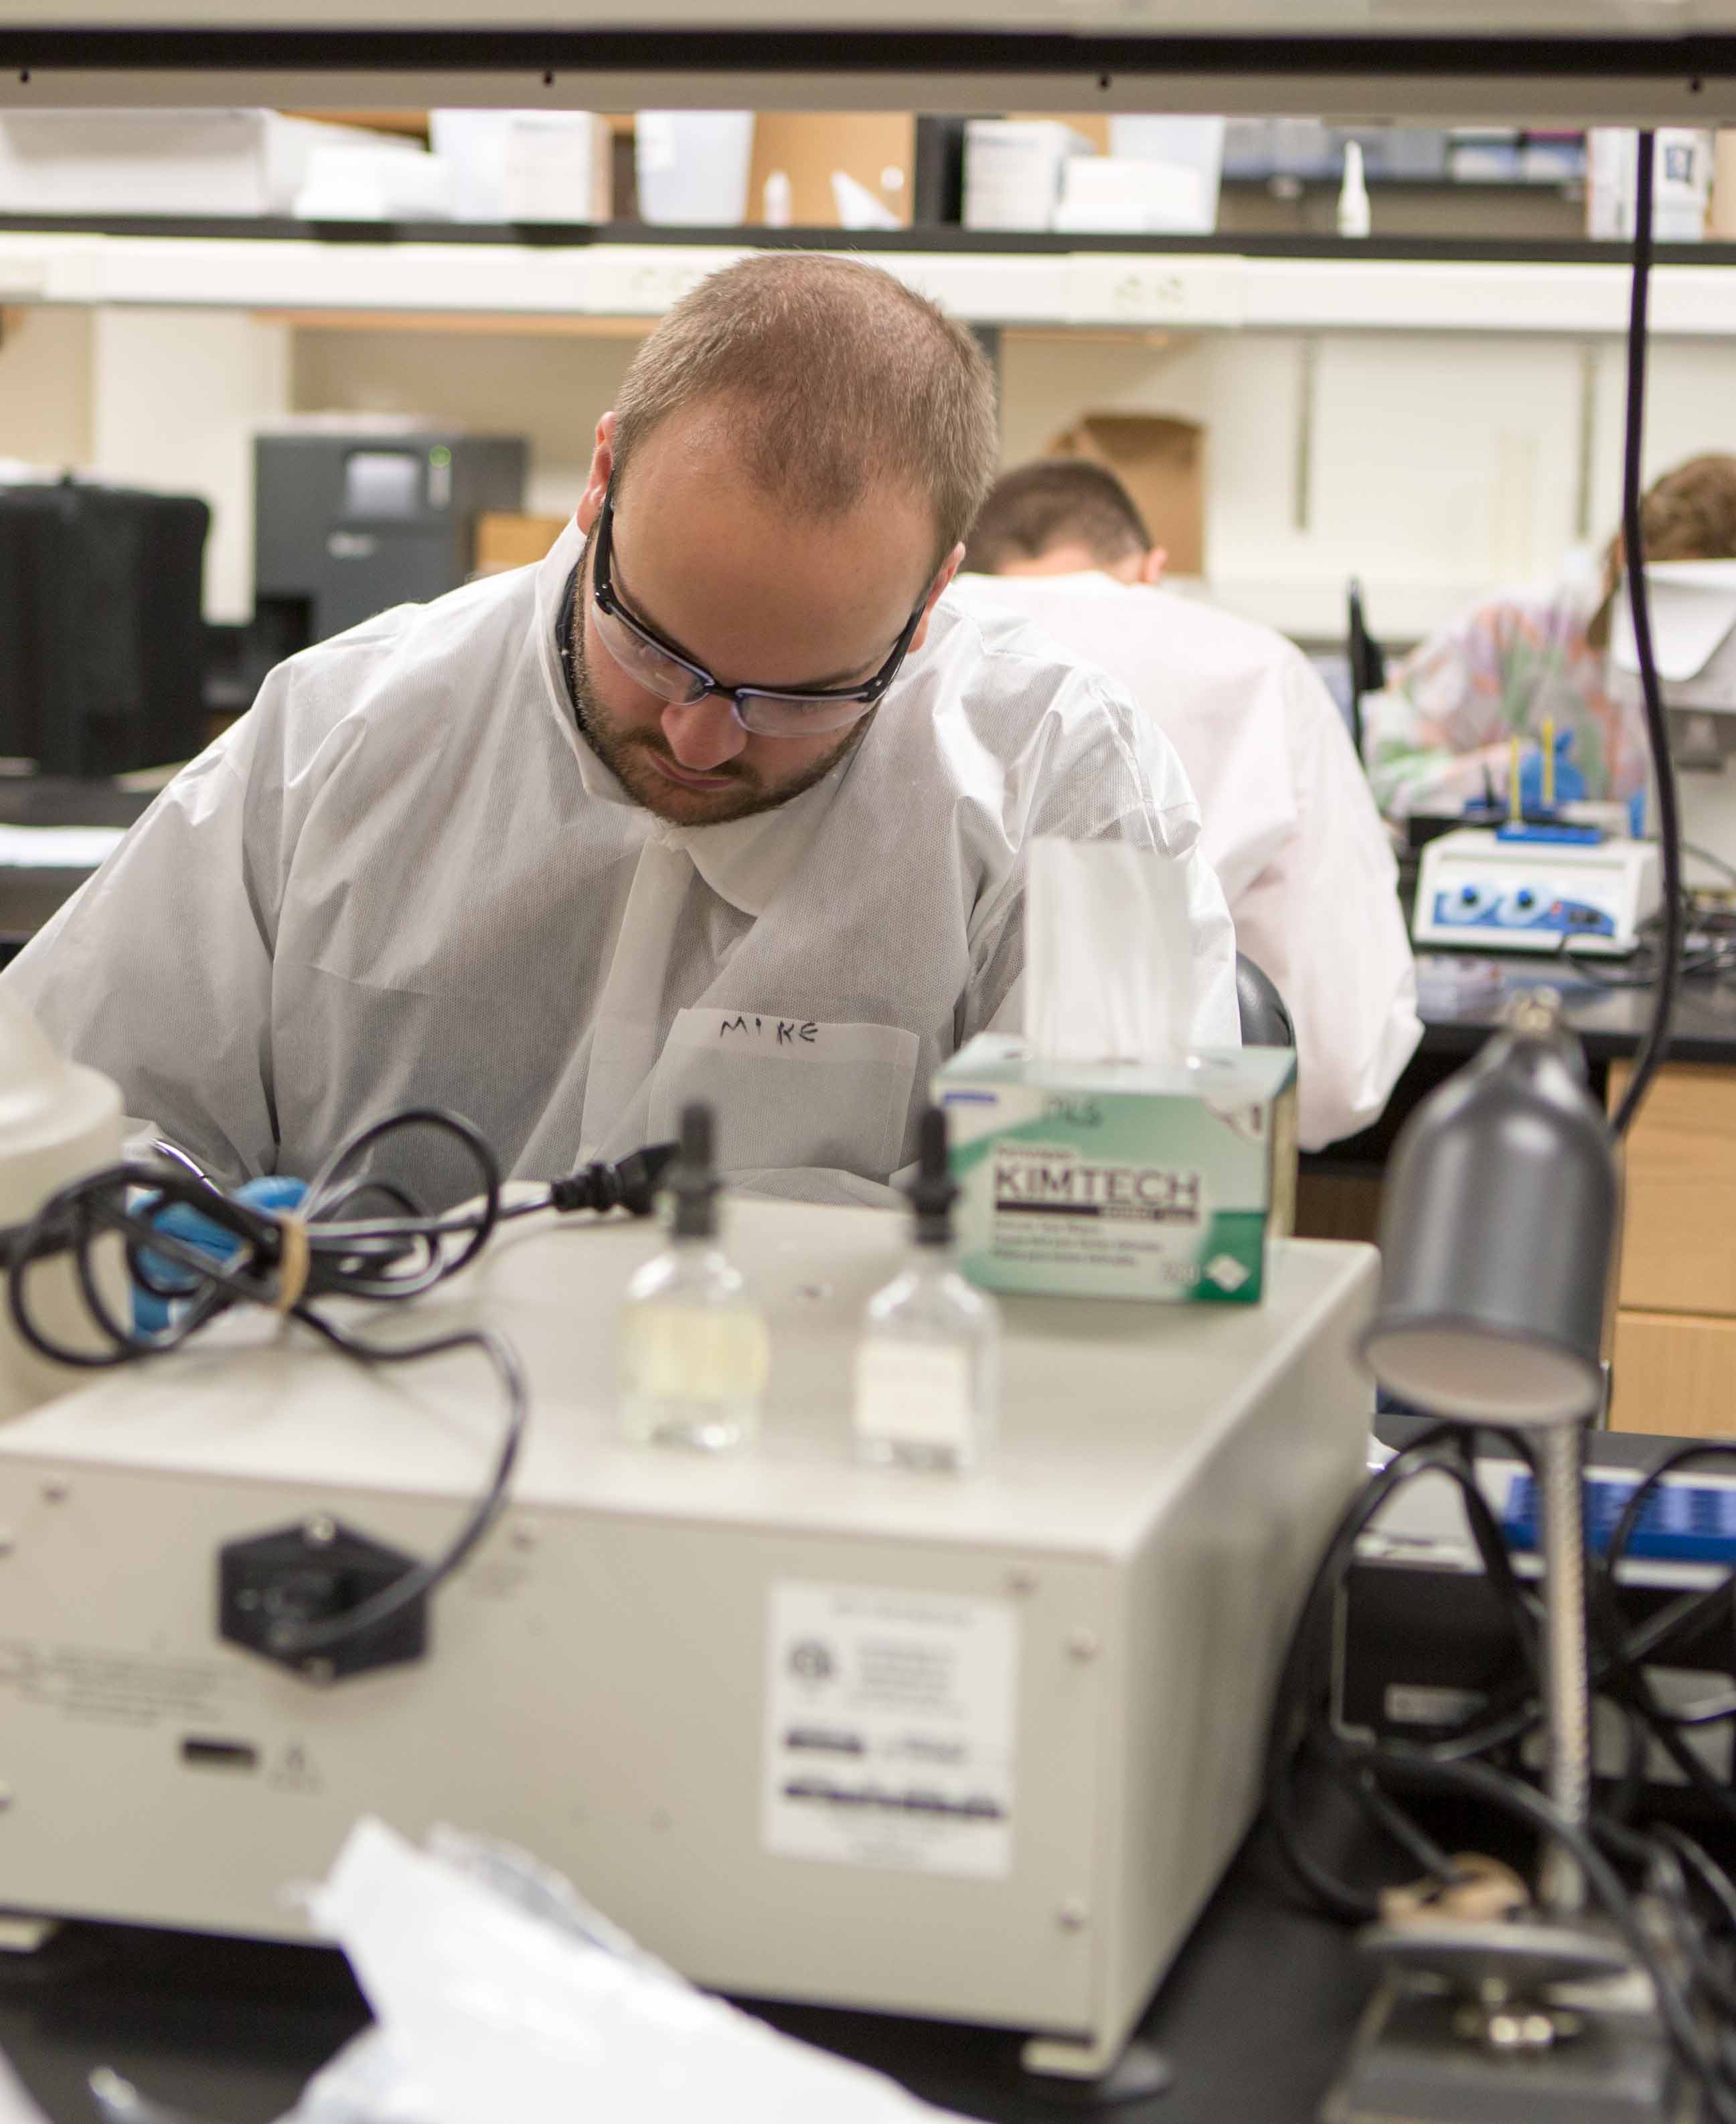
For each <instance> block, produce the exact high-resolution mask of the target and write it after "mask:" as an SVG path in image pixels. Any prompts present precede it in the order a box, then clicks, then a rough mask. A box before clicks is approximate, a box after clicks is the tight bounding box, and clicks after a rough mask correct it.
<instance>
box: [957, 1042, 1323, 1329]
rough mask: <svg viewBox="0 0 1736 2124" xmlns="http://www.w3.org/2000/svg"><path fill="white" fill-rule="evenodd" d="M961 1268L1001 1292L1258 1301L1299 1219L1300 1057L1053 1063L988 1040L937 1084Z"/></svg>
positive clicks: (1243, 1052)
mask: <svg viewBox="0 0 1736 2124" xmlns="http://www.w3.org/2000/svg"><path fill="white" fill-rule="evenodd" d="M934 1097H935V1100H936V1102H937V1103H938V1104H939V1105H941V1106H943V1107H945V1109H946V1113H947V1122H948V1135H949V1136H950V1139H951V1143H952V1164H953V1177H955V1178H956V1179H957V1182H958V1184H959V1197H958V1202H957V1209H956V1210H955V1213H954V1214H955V1224H956V1229H957V1237H958V1255H959V1265H960V1266H961V1267H962V1269H963V1271H964V1272H965V1274H966V1275H967V1276H969V1277H970V1279H971V1281H972V1282H973V1283H977V1284H981V1285H982V1286H983V1287H984V1289H986V1290H1008V1291H1025V1292H1033V1291H1034V1292H1046V1293H1049V1294H1051V1295H1057V1296H1064V1297H1070V1298H1144V1299H1155V1300H1157V1301H1158V1302H1159V1303H1160V1304H1185V1303H1187V1302H1188V1301H1190V1300H1191V1301H1194V1302H1197V1303H1202V1304H1214V1305H1221V1304H1236V1305H1251V1304H1256V1303H1257V1302H1258V1299H1259V1298H1260V1295H1261V1293H1262V1290H1263V1285H1264V1281H1265V1259H1266V1240H1267V1238H1268V1235H1270V1236H1273V1237H1277V1236H1279V1235H1281V1234H1284V1233H1287V1231H1288V1230H1289V1229H1290V1227H1291V1221H1292V1217H1293V1211H1294V1205H1295V1186H1296V1055H1295V1053H1294V1051H1293V1050H1291V1049H1290V1048H1287V1047H1244V1048H1222V1049H1211V1050H1207V1051H1205V1052H1204V1053H1201V1054H1197V1055H1190V1056H1189V1057H1188V1059H1187V1060H1185V1061H1183V1062H1179V1063H1173V1064H1170V1063H1150V1062H1072V1061H1070V1062H1046V1061H1042V1060H1037V1058H1035V1057H1034V1056H1033V1055H1030V1054H1029V1053H1028V1051H1027V1050H1026V1046H1025V1043H1024V1042H1023V1041H1021V1040H1017V1039H1013V1038H1010V1037H1009V1036H1006V1035H1004V1034H1001V1033H992V1032H986V1033H981V1034H980V1035H979V1036H977V1037H976V1039H975V1040H973V1041H971V1042H970V1044H969V1045H968V1046H966V1047H964V1048H962V1050H960V1051H959V1053H958V1054H957V1055H954V1056H953V1059H952V1060H950V1061H949V1062H948V1063H947V1064H945V1065H944V1066H943V1068H942V1069H941V1070H940V1071H939V1074H937V1075H936V1077H935V1079H934Z"/></svg>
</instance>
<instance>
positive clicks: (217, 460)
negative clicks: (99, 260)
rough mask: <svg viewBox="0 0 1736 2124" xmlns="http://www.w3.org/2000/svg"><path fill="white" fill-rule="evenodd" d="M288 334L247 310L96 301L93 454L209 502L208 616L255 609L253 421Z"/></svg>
mask: <svg viewBox="0 0 1736 2124" xmlns="http://www.w3.org/2000/svg"><path fill="white" fill-rule="evenodd" d="M288 388H289V335H288V334H287V332H286V331H285V329H284V327H282V326H281V325H275V324H270V323H266V322H261V320H260V319H258V318H256V317H250V316H249V315H247V312H245V311H234V310H170V309H151V308H131V307H129V308H124V309H123V308H104V309H100V310H98V311H97V312H96V338H95V348H94V359H93V364H92V388H91V404H92V411H91V463H92V468H93V469H94V470H95V471H96V472H98V473H100V474H101V477H103V478H104V479H107V480H112V481H113V482H115V484H116V485H117V486H144V487H156V488H158V489H160V490H162V491H167V492H171V493H181V494H202V495H203V496H205V499H206V500H208V501H209V503H210V505H211V532H210V537H209V539H208V540H207V542H206V545H205V617H206V618H208V619H215V620H228V621H237V620H245V619H247V618H250V617H251V615H252V610H253V431H254V430H255V429H256V427H258V426H259V425H261V423H263V422H266V421H271V420H272V419H274V418H275V417H277V416H280V415H281V414H282V413H283V411H285V405H286V402H287V394H288Z"/></svg>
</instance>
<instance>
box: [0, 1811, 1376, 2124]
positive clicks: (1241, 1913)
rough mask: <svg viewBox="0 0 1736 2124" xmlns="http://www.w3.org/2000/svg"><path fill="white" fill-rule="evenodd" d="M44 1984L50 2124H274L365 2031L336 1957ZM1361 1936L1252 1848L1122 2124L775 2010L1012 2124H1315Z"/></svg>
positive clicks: (134, 1971)
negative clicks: (1144, 2093) (96, 2123)
mask: <svg viewBox="0 0 1736 2124" xmlns="http://www.w3.org/2000/svg"><path fill="white" fill-rule="evenodd" d="M48 1954H49V1960H48V1961H47V1962H45V1964H44V1966H43V1967H42V1968H41V1969H40V1971H37V1972H35V1973H32V1971H31V1969H30V1967H29V1965H28V1964H21V1965H19V1966H18V1967H16V1968H15V1969H13V1970H12V1971H11V1972H10V1973H8V1971H7V1968H6V1966H5V1964H4V1963H3V1962H0V2051H3V2052H4V2053H5V2054H6V2055H7V2056H8V2057H9V2058H10V2060H11V2061H12V2065H13V2067H14V2069H15V2070H16V2071H17V2072H18V2074H19V2075H20V2076H21V2079H23V2080H24V2082H25V2084H26V2086H27V2087H28V2089H30V2091H31V2094H32V2095H33V2096H34V2097H35V2100H36V2101H37V2103H39V2104H40V2106H41V2108H43V2109H44V2110H45V2112H46V2113H47V2115H48V2117H49V2118H50V2119H51V2120H52V2124H92V2118H93V2117H94V2116H95V2113H96V2112H95V2111H94V2109H93V2108H92V2103H91V2098H90V2096H89V2094H88V2093H87V2085H86V2083H87V2079H88V2076H89V2075H90V2074H91V2073H92V2071H93V2070H96V2067H97V2066H99V2065H108V2066H111V2067H112V2068H113V2069H114V2070H115V2071H117V2072H119V2073H120V2074H121V2075H123V2077H125V2079H129V2080H130V2081H132V2082H133V2084H134V2085H135V2086H136V2087H138V2088H139V2090H140V2092H141V2093H145V2094H148V2095H149V2096H150V2097H152V2098H153V2099H154V2100H156V2101H158V2102H160V2103H164V2104H166V2105H167V2106H169V2107H170V2108H173V2109H175V2110H177V2111H184V2112H186V2113H187V2114H188V2116H189V2117H190V2119H191V2118H195V2117H196V2118H197V2119H199V2120H200V2124H268V2120H271V2119H274V2118H275V2117H280V2116H282V2115H283V2114H284V2112H285V2111H286V2110H288V2109H289V2108H290V2107H291V2105H292V2104H293V2103H294V2100H295V2098H296V2096H297V2094H298V2093H299V2090H300V2088H301V2086H302V2084H303V2081H304V2080H306V2079H308V2076H309V2075H311V2074H312V2073H313V2072H314V2071H316V2070H318V2067H319V2066H320V2065H322V2064H324V2063H325V2061H326V2060H327V2058H328V2057H330V2056H332V2053H333V2052H334V2051H336V2049H337V2048H338V2047H339V2046H340V2045H341V2044H342V2043H343V2042H345V2041H346V2039H347V2038H348V2037H350V2036H351V2035H352V2034H354V2033H355V2032H356V2031H357V2030H359V2029H360V2028H362V2027H363V2026H364V2025H365V2022H366V2019H367V2013H366V2009H365V2006H364V2005H363V2004H362V2001H361V1999H360V1995H358V1993H357V1992H356V1990H355V1985H354V1984H353V1982H352V1981H351V1980H350V1974H349V1971H348V1968H347V1967H346V1964H345V1962H343V1961H342V1959H341V1957H339V1956H338V1955H336V1954H335V1953H333V1952H330V1951H329V1950H322V1949H315V1948H296V1947H284V1946H269V1945H265V1944H261V1943H251V1942H235V1941H227V1940H221V1939H215V1938H208V1937H200V1936H196V1935H193V1934H157V1933H150V1932H144V1931H139V1930H136V1929H121V1928H108V1927H94V1926H93V1927H77V1928H73V1929H69V1931H68V1934H64V1935H63V1937H62V1938H61V1939H60V1940H59V1941H58V1942H56V1943H54V1947H52V1948H50V1949H49V1950H48ZM1370 1983H1371V1978H1370V1976H1369V1973H1368V1971H1367V1970H1366V1969H1365V1968H1364V1967H1363V1966H1362V1963H1361V1961H1360V1958H1359V1957H1358V1956H1357V1952H1356V1949H1355V1947H1354V1945H1353V1943H1352V1941H1351V1938H1350V1937H1349V1935H1348V1934H1347V1933H1345V1932H1344V1931H1343V1929H1341V1928H1339V1927H1338V1926H1337V1925H1334V1924H1331V1923H1329V1922H1328V1921H1327V1920H1324V1919H1320V1918H1317V1917H1314V1916H1312V1915H1309V1914H1307V1913H1306V1912H1305V1911H1303V1910H1301V1909H1300V1908H1298V1907H1297V1906H1296V1904H1295V1903H1294V1901H1292V1900H1291V1898H1290V1896H1289V1895H1288V1894H1287V1891H1286V1890H1285V1889H1284V1887H1282V1883H1281V1882H1280V1881H1279V1879H1278V1877H1277V1872H1276V1868H1275V1864H1274V1862H1273V1859H1272V1857H1271V1854H1269V1852H1268V1849H1266V1847H1265V1844H1264V1841H1263V1837H1262V1835H1261V1834H1260V1832H1258V1831H1256V1832H1255V1835H1254V1838H1253V1839H1252V1840H1250V1842H1249V1845H1248V1847H1247V1848H1245V1849H1244V1851H1243V1853H1242V1854H1241V1855H1240V1858H1239V1859H1237V1860H1236V1862H1235V1865H1234V1866H1233V1867H1232V1868H1231V1870H1230V1873H1229V1874H1228V1875H1227V1876H1226V1878H1225V1880H1224V1882H1223V1883H1222V1885H1221V1887H1220V1888H1219V1890H1218V1891H1217V1893H1216V1896H1214V1897H1213V1899H1212V1901H1211V1903H1210V1905H1208V1906H1207V1910H1206V1913H1205V1915H1204V1916H1203V1918H1202V1920H1201V1922H1200V1924H1199V1926H1198V1928H1197V1930H1196V1931H1195V1933H1194V1934H1193V1938H1192V1939H1191V1940H1190V1941H1189V1943H1188V1946H1187V1948H1185V1949H1184V1950H1183V1954H1182V1957H1181V1958H1180V1960H1179V1962H1177V1964H1176V1966H1175V1967H1174V1970H1173V1971H1171V1973H1170V1976H1169V1979H1168V1981H1166V1982H1165V1984H1164V1986H1163V1988H1162V1989H1161V1990H1160V1992H1159V1993H1158V1995H1157V1997H1156V1998H1155V2000H1154V2001H1153V2003H1152V2005H1151V2006H1150V2009H1149V2010H1148V2012H1147V2014H1146V2020H1145V2023H1144V2024H1143V2028H1142V2029H1141V2034H1142V2036H1143V2037H1145V2038H1146V2040H1147V2041H1149V2042H1151V2043H1153V2044H1155V2046H1156V2047H1157V2048H1158V2050H1159V2051H1160V2052H1161V2053H1162V2055H1163V2056H1164V2058H1165V2060H1166V2061H1168V2063H1169V2066H1170V2067H1171V2069H1172V2071H1173V2074H1174V2079H1173V2082H1172V2084H1171V2085H1170V2088H1169V2091H1168V2093H1165V2094H1164V2095H1163V2096H1161V2097H1160V2098H1154V2099H1151V2100H1147V2101H1135V2102H1131V2103H1120V2104H1117V2106H1116V2107H1115V2108H1113V2109H1108V2108H1098V2107H1097V2106H1096V2105H1091V2106H1089V2107H1084V2106H1082V2104H1081V2102H1080V2098H1079V2097H1078V2096H1077V2095H1069V2094H1067V2093H1061V2094H1056V2093H1051V2092H1049V2091H1048V2084H1043V2083H1035V2082H1032V2081H1029V2080H1023V2081H1022V2080H1021V2077H1020V2075H1019V2069H1018V2057H1019V2039H1018V2038H1017V2037H1013V2036H1009V2035H1007V2034H1004V2033H1002V2032H995V2031H992V2030H986V2029H981V2028H956V2027H949V2026H947V2025H944V2024H941V2023H932V2022H920V2021H908V2020H901V2019H894V2018H889V2017H886V2016H882V2015H876V2014H849V2013H843V2012H839V2011H835V2010H822V2009H812V2008H801V2007H791V2006H764V2007H761V2008H760V2009H756V2010H759V2011H760V2012H762V2013H763V2014H764V2016H765V2018H767V2019H769V2020H770V2021H772V2022H773V2023H774V2024H775V2025H776V2026H777V2027H779V2028H782V2029H783V2030H784V2031H785V2032H787V2033H788V2034H790V2035H793V2036H797V2037H801V2038H802V2039H803V2040H804V2041H806V2042H812V2043H816V2044H818V2045H820V2046H821V2047H823V2048H825V2049H827V2050H830V2051H836V2052H838V2053H839V2054H840V2055H841V2056H847V2057H850V2058H854V2059H856V2060H858V2061H859V2062H861V2063H863V2064H865V2065H871V2066H873V2067H874V2068H875V2069H876V2070H879V2071H882V2072H885V2073H887V2074H889V2075H892V2077H893V2078H895V2079H899V2080H901V2082H903V2084H905V2085H906V2086H907V2087H909V2088H910V2089H911V2090H912V2091H913V2092H914V2093H916V2094H918V2095H920V2096H921V2097H922V2098H924V2099H925V2100H927V2101H929V2102H932V2103H936V2104H937V2105H939V2107H941V2108H946V2109H950V2110H952V2111H954V2112H957V2113H958V2114H960V2115H962V2116H966V2117H979V2118H984V2119H993V2120H998V2124H1078V2120H1079V2119H1080V2117H1082V2116H1089V2115H1100V2116H1102V2117H1104V2118H1105V2119H1108V2118H1112V2117H1113V2119H1114V2120H1115V2124H1226V2120H1228V2119H1231V2118H1235V2119H1245V2120H1248V2124H1254V2120H1256V2119H1257V2120H1258V2124H1312V2120H1313V2119H1314V2117H1315V2114H1316V2113H1317V2112H1318V2109H1319V2107H1320V2098H1321V2097H1322V2095H1323V2094H1324V2092H1325V2090H1326V2088H1327V2086H1328V2084H1329V2082H1330V2081H1331V2079H1332V2076H1333V2074H1334V2071H1335V2070H1336V2068H1337V2066H1338V2061H1339V2060H1340V2059H1341V2058H1342V2056H1343V2052H1344V2050H1345V2047H1346V2046H1347V2045H1348V2042H1349V2039H1350V2036H1351V2032H1352V2030H1353V2028H1354V2026H1355V2023H1356V2019H1357V2014H1358V2013H1359V2011H1360V2009H1361V2007H1362V2002H1363V2000H1364V1999H1365V1998H1366V1997H1367V1993H1368V1990H1369V1988H1370Z"/></svg>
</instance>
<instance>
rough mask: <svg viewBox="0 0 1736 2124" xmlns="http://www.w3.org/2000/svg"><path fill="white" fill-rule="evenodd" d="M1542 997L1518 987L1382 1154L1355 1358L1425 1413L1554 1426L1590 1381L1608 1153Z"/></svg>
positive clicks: (1596, 1364)
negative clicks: (1466, 1061)
mask: <svg viewBox="0 0 1736 2124" xmlns="http://www.w3.org/2000/svg"><path fill="white" fill-rule="evenodd" d="M1554 1003H1555V999H1553V998H1550V999H1547V1000H1545V999H1541V998H1540V999H1527V1002H1526V1003H1524V1004H1523V1005H1522V1007H1521V1008H1520V1011H1519V1012H1518V1013H1517V1022H1516V1023H1515V1024H1513V1026H1511V1027H1509V1029H1508V1030H1505V1031H1501V1032H1498V1033H1497V1034H1495V1036H1494V1037H1493V1038H1492V1039H1491V1040H1490V1041H1489V1042H1488V1043H1487V1045H1486V1046H1484V1048H1483V1050H1482V1051H1481V1052H1480V1054H1479V1055H1477V1057H1476V1059H1475V1060H1474V1061H1473V1062H1472V1063H1470V1065H1469V1066H1468V1067H1467V1068H1465V1069H1461V1070H1460V1071H1459V1072H1458V1074H1456V1076H1454V1077H1451V1078H1449V1079H1448V1080H1447V1083H1444V1084H1443V1085H1442V1086H1441V1088H1440V1089H1439V1090H1438V1091H1437V1092H1434V1093H1431V1094H1430V1095H1429V1097H1428V1098H1427V1099H1425V1100H1424V1101H1423V1103H1422V1104H1421V1105H1420V1106H1419V1107H1418V1108H1417V1110H1416V1111H1415V1112H1414V1114H1413V1115H1412V1116H1411V1117H1410V1119H1409V1121H1407V1122H1406V1123H1405V1125H1404V1128H1403V1130H1401V1131H1400V1135H1399V1139H1398V1141H1397V1143H1396V1144H1395V1146H1394V1149H1393V1153H1392V1156H1391V1158H1390V1161H1389V1163H1388V1166H1387V1174H1386V1192H1385V1199H1384V1202H1383V1205H1382V1210H1381V1296H1380V1303H1379V1305H1378V1308H1377V1309H1376V1314H1375V1318H1374V1321H1373V1323H1372V1325H1371V1327H1370V1328H1369V1329H1368V1331H1367V1334H1366V1335H1365V1336H1364V1337H1363V1343H1362V1348H1363V1354H1364V1356H1366V1357H1367V1360H1368V1362H1369V1363H1370V1365H1371V1366H1372V1367H1373V1370H1374V1372H1375V1374H1376V1377H1377V1378H1378V1379H1380V1381H1381V1384H1382V1385H1383V1386H1384V1387H1386V1389H1388V1391H1389V1392H1390V1393H1395V1394H1396V1395H1397V1396H1399V1398H1400V1399H1401V1400H1404V1401H1405V1402H1408V1403H1412V1404H1414V1405H1415V1406H1416V1407H1419V1408H1422V1409H1425V1410H1428V1411H1429V1412H1433V1413H1435V1414H1437V1415H1441V1416H1456V1417H1468V1418H1473V1419H1475V1420H1478V1421H1484V1422H1496V1423H1507V1424H1527V1423H1536V1424H1548V1423H1560V1422H1566V1421H1571V1420H1573V1419H1574V1418H1576V1417H1583V1416H1587V1415H1588V1414H1590V1413H1591V1412H1593V1410H1594V1409H1595V1408H1596V1407H1597V1403H1598V1400H1599V1398H1600V1395H1601V1393H1602V1370H1601V1361H1600V1360H1601V1357H1602V1336H1603V1320H1604V1306H1605V1299H1606V1294H1607V1287H1608V1283H1609V1272H1610V1261H1611V1249H1612V1248H1613V1245H1614V1242H1615V1236H1616V1215H1617V1201H1618V1182H1617V1177H1616V1157H1615V1150H1614V1146H1613V1144H1612V1143H1611V1138H1610V1133H1609V1129H1608V1125H1607V1123H1606V1121H1605V1120H1604V1117H1603V1115H1602V1112H1601V1111H1599V1109H1598V1107H1597V1103H1596V1102H1595V1101H1594V1100H1593V1098H1592V1097H1591V1095H1590V1093H1588V1091H1587V1089H1586V1087H1585V1069H1584V1060H1583V1055H1581V1053H1580V1050H1579V1047H1578V1042H1577V1041H1574V1040H1572V1039H1571V1038H1570V1037H1569V1036H1564V1035H1563V1034H1562V1032H1561V1031H1560V1021H1559V1016H1558V1014H1557V1012H1556V1010H1555V1008H1552V1005H1553V1004H1554Z"/></svg>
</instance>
